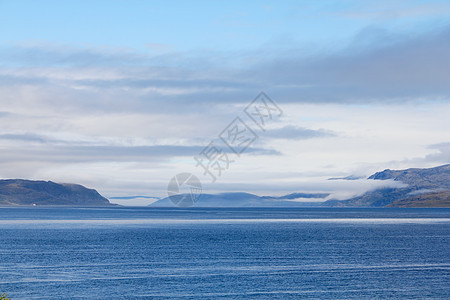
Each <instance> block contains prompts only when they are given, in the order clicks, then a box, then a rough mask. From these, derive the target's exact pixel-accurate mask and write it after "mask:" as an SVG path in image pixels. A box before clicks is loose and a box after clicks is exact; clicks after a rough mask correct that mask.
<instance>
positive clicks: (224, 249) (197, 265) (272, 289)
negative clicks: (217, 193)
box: [0, 206, 450, 299]
mask: <svg viewBox="0 0 450 300" xmlns="http://www.w3.org/2000/svg"><path fill="white" fill-rule="evenodd" d="M1 293H6V294H7V295H8V296H9V297H11V298H12V299H216V298H219V299H244V298H250V299H387V298H389V299H450V209H444V208H442V209H439V208H429V209H422V208H409V209H408V208H398V209H397V208H390V209H385V208H151V207H39V206H36V207H0V294H1Z"/></svg>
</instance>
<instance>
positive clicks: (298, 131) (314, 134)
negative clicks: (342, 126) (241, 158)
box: [264, 125, 337, 140]
mask: <svg viewBox="0 0 450 300" xmlns="http://www.w3.org/2000/svg"><path fill="white" fill-rule="evenodd" d="M264 136H267V137H269V138H274V139H290V140H303V139H311V138H324V137H335V136H337V134H336V133H334V132H333V131H331V130H325V129H317V130H316V129H309V128H303V127H297V126H293V125H286V126H284V127H282V128H277V129H270V130H269V131H268V132H266V133H265V134H264Z"/></svg>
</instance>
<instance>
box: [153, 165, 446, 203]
mask: <svg viewBox="0 0 450 300" xmlns="http://www.w3.org/2000/svg"><path fill="white" fill-rule="evenodd" d="M358 178H359V177H356V176H348V177H342V178H330V180H356V179H358ZM367 179H368V180H388V179H391V180H394V181H399V182H402V183H404V185H405V186H404V187H400V188H381V189H377V190H374V191H369V192H366V193H365V194H363V195H361V196H358V197H353V198H351V199H347V200H328V201H325V202H318V201H317V200H321V199H323V200H324V199H325V198H326V197H328V196H329V194H326V193H312V194H309V193H293V194H289V195H285V196H281V197H272V196H257V195H254V194H249V193H222V194H202V195H201V196H200V198H199V200H198V202H197V203H196V204H195V206H198V207H286V206H288V207H301V206H326V207H330V206H334V207H450V164H448V165H444V166H439V167H435V168H429V169H407V170H389V169H387V170H384V171H382V172H377V173H375V174H373V175H372V176H370V177H368V178H367ZM179 197H183V195H179ZM308 198H309V199H311V200H316V201H308V200H307V199H308ZM296 199H297V201H296ZM298 199H301V201H298ZM149 206H165V207H170V206H174V204H173V203H172V202H171V200H170V199H169V198H164V199H161V200H159V201H156V202H154V203H152V204H150V205H149Z"/></svg>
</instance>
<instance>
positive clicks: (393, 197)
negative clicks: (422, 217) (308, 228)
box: [323, 164, 450, 207]
mask: <svg viewBox="0 0 450 300" xmlns="http://www.w3.org/2000/svg"><path fill="white" fill-rule="evenodd" d="M368 179H369V180H388V179H390V180H394V181H398V182H401V183H404V184H405V185H406V186H404V187H400V188H381V189H377V190H374V191H369V192H366V193H365V194H363V195H361V196H358V197H354V198H351V199H348V200H340V201H339V200H329V201H326V202H325V203H324V204H323V205H324V206H350V207H357V206H363V207H364V206H370V207H385V206H386V207H449V206H450V205H449V199H448V197H449V193H450V164H447V165H443V166H439V167H434V168H428V169H418V168H412V169H406V170H390V169H387V170H384V171H382V172H377V173H375V174H373V175H372V176H370V177H368Z"/></svg>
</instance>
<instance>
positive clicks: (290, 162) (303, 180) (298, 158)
mask: <svg viewBox="0 0 450 300" xmlns="http://www.w3.org/2000/svg"><path fill="white" fill-rule="evenodd" d="M449 17H450V2H448V1H281V2H275V1H245V2H243V3H242V2H238V1H171V2H170V3H169V2H168V1H0V37H1V43H0V154H1V156H2V159H0V177H1V178H11V177H14V178H16V177H19V178H31V179H46V180H54V181H58V182H61V181H65V182H78V183H81V184H85V185H87V186H91V187H95V188H97V189H98V190H99V191H100V192H101V193H102V194H104V195H106V196H129V195H134V194H139V195H147V196H164V195H165V192H166V191H165V189H166V186H167V182H168V181H169V179H170V178H171V177H172V176H173V175H175V174H176V173H177V172H193V173H196V174H197V175H198V176H199V177H200V178H201V180H202V181H203V183H204V186H205V189H206V191H208V192H220V191H230V190H232V191H247V192H255V193H258V194H282V193H290V192H308V191H311V192H331V193H332V196H333V197H340V198H344V197H347V196H349V195H353V194H357V193H361V192H363V191H365V190H367V189H370V188H373V183H372V182H369V181H367V180H356V181H353V182H341V181H339V182H336V181H328V180H327V178H329V177H340V176H347V175H356V176H366V175H370V173H371V172H374V171H378V170H380V169H384V168H406V167H428V166H434V165H438V164H443V163H448V162H449V158H450V147H449V145H450V143H449V142H450V133H449V130H448V128H450V124H449V121H448V117H447V115H448V112H449V109H450V104H449V99H450V54H449V53H450V24H449V20H450V18H449ZM260 91H265V92H266V93H267V94H268V95H269V96H270V97H271V98H272V99H273V100H274V101H275V102H276V103H277V104H278V105H279V106H280V107H281V108H282V109H283V111H284V112H285V113H284V115H283V117H282V118H281V119H280V120H277V121H276V122H274V123H272V124H271V125H270V126H271V127H270V129H271V130H268V131H267V132H265V133H264V134H261V135H260V138H259V139H258V140H257V142H256V143H255V144H254V145H252V147H251V149H250V150H249V151H248V153H246V155H245V156H243V157H241V158H239V160H237V161H236V163H235V164H234V165H233V166H232V168H230V170H228V171H227V172H226V174H223V176H222V177H221V178H220V180H218V181H217V182H216V183H213V184H212V183H208V179H207V178H205V177H202V176H203V175H202V174H201V170H198V168H196V166H195V161H194V159H193V156H194V155H196V154H198V152H199V151H201V149H203V147H205V146H206V145H208V143H209V142H210V141H211V140H213V139H214V138H216V137H217V135H218V134H219V133H220V132H222V130H223V129H224V128H225V127H226V126H227V125H228V124H229V123H230V122H231V121H232V120H233V119H234V118H235V117H236V116H238V115H239V114H241V113H242V110H243V108H245V106H246V105H247V104H248V103H249V102H250V101H251V100H252V99H253V98H254V97H255V96H256V95H258V93H259V92H260Z"/></svg>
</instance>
